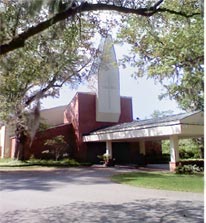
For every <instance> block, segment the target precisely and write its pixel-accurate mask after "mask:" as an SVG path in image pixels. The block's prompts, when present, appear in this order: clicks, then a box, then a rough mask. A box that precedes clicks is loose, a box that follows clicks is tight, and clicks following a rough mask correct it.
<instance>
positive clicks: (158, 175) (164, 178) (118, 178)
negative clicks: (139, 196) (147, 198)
mask: <svg viewBox="0 0 206 223" xmlns="http://www.w3.org/2000/svg"><path fill="white" fill-rule="evenodd" d="M112 180H113V181H115V182H118V183H123V184H129V185H132V186H136V187H144V188H153V189H161V190H173V191H186V192H197V193H203V191H204V177H203V175H180V174H175V173H165V172H164V173H163V172H135V173H134V172H132V173H125V174H118V175H114V176H113V177H112Z"/></svg>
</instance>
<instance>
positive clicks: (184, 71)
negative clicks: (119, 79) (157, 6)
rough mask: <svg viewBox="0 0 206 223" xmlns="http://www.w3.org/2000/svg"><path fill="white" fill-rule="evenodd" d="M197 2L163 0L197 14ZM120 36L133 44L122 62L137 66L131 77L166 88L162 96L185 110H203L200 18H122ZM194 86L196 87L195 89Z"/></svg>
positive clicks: (202, 37) (201, 23)
mask: <svg viewBox="0 0 206 223" xmlns="http://www.w3.org/2000/svg"><path fill="white" fill-rule="evenodd" d="M199 3H200V1H191V0H187V1H181V2H179V1H165V3H164V5H165V7H167V8H170V9H176V10H179V11H184V12H185V13H189V12H193V13H195V12H200V11H201V7H200V5H199ZM122 24H123V25H122V29H121V32H120V33H119V37H120V38H121V40H122V39H124V40H126V41H128V42H129V43H130V44H132V45H133V47H132V48H131V49H132V50H131V51H132V52H131V55H130V56H126V57H125V59H124V61H123V62H128V63H129V64H130V65H132V66H135V67H138V69H137V72H136V74H134V77H135V78H137V77H141V76H147V77H149V78H154V79H155V80H156V81H158V82H160V83H161V84H162V85H163V86H164V87H165V90H166V92H165V94H163V95H162V96H161V97H160V98H162V97H165V96H168V95H169V96H170V97H171V98H173V99H175V100H176V101H177V102H178V103H179V105H180V106H181V108H182V109H184V110H198V109H200V110H203V98H204V95H203V88H204V83H203V73H204V72H203V70H204V66H203V64H204V62H203V60H204V52H203V45H204V34H203V30H204V28H203V18H202V16H201V15H200V14H199V15H196V16H193V17H190V18H184V17H181V16H179V15H173V14H166V13H164V14H155V15H154V16H153V17H149V18H147V17H141V18H139V19H138V20H137V19H136V18H135V17H134V16H129V18H128V19H126V18H125V17H124V19H123V20H122ZM194 86H195V87H194Z"/></svg>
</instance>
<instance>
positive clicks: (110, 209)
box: [0, 167, 204, 223]
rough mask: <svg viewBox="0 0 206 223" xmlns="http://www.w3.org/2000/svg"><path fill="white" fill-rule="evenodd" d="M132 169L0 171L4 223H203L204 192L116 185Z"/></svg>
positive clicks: (95, 168) (0, 195)
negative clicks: (115, 176) (118, 177)
mask: <svg viewBox="0 0 206 223" xmlns="http://www.w3.org/2000/svg"><path fill="white" fill-rule="evenodd" d="M129 171H139V170H136V169H133V168H123V167H116V168H100V167H89V168H68V169H67V168H65V169H64V168H61V169H58V168H56V169H55V168H41V169H38V168H36V169H32V168H30V169H29V170H22V169H21V170H16V171H6V170H4V171H1V172H0V181H1V182H0V185H1V192H0V200H1V203H0V205H1V206H0V214H1V223H9V222H11V223H15V222H18V223H20V222H21V223H27V222H30V223H35V222H38V223H44V222H45V223H46V222H55V223H56V222H65V223H66V222H67V223H68V222H88V223H89V222H101V223H105V222H153V223H154V222H192V223H194V222H204V220H203V210H204V198H203V194H197V193H187V192H174V191H164V190H153V189H144V188H136V187H131V186H127V185H121V184H117V183H114V182H112V181H111V180H110V176H111V175H113V174H116V173H121V172H129Z"/></svg>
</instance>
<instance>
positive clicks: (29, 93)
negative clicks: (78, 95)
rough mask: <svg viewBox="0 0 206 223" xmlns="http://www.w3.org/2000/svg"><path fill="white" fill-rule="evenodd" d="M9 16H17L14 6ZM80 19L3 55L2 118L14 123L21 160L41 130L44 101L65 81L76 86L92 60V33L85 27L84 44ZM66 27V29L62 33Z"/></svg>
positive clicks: (0, 108)
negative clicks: (90, 56)
mask: <svg viewBox="0 0 206 223" xmlns="http://www.w3.org/2000/svg"><path fill="white" fill-rule="evenodd" d="M17 6H18V5H17ZM17 6H16V7H17ZM21 10H22V9H21ZM17 11H18V10H17ZM7 16H9V17H10V19H11V18H15V17H16V10H14V7H13V6H11V8H10V11H9V12H8V15H7ZM24 20H27V14H26V13H25V14H24V16H22V18H19V21H18V23H24V22H25V21H24ZM6 21H7V20H5V22H6ZM8 22H9V21H8ZM76 22H77V21H76V20H73V21H72V22H71V23H69V24H57V25H54V26H53V27H50V28H49V29H47V30H46V31H45V32H43V33H41V35H39V36H34V37H33V38H31V39H30V40H28V41H27V42H26V44H25V46H24V48H22V49H18V50H16V51H14V52H11V53H9V54H6V55H5V56H4V57H3V58H1V61H0V64H1V69H0V102H1V103H0V120H4V123H8V122H9V123H10V124H13V125H14V128H15V135H16V140H17V144H16V151H15V157H16V158H18V159H21V160H24V158H25V157H24V151H25V149H26V148H27V147H29V145H31V142H32V140H33V138H34V135H35V133H36V131H37V129H38V126H39V109H40V100H41V99H43V98H45V97H48V96H57V95H58V90H59V88H60V87H61V86H62V85H63V84H65V83H69V84H70V85H71V86H73V87H74V85H75V84H77V83H78V82H80V81H81V79H82V78H83V77H84V75H85V69H86V66H87V64H88V62H89V58H87V57H86V53H85V52H86V51H88V50H87V49H86V47H88V48H89V46H90V43H89V41H88V39H89V37H90V36H89V34H88V33H86V34H85V33H84V29H82V33H81V43H80V42H79V38H80V34H79V32H78V29H77V28H76ZM82 23H83V19H82ZM8 26H9V25H8ZM7 28H8V27H7ZM62 28H64V32H60V31H61V29H62ZM84 28H88V26H86V25H85V27H84ZM10 31H11V30H10ZM7 34H8V35H10V32H9V31H8V32H7ZM2 38H6V36H4V37H2ZM59 39H61V41H59ZM77 46H78V47H77ZM90 49H91V50H92V48H90Z"/></svg>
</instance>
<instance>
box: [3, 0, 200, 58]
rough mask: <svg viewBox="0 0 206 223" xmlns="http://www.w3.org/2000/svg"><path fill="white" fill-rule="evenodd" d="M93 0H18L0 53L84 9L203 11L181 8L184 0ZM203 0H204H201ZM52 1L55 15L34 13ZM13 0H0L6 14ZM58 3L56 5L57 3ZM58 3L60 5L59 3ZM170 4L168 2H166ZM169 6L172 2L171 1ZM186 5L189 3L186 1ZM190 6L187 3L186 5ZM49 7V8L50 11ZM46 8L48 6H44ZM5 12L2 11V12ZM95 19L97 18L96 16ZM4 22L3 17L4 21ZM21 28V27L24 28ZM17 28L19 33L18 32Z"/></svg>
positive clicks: (148, 13) (137, 12)
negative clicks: (177, 0) (8, 36)
mask: <svg viewBox="0 0 206 223" xmlns="http://www.w3.org/2000/svg"><path fill="white" fill-rule="evenodd" d="M92 2H93V1H91V3H90V1H75V0H67V1H66V0H65V1H62V0H56V1H53V3H52V1H42V0H40V1H35V0H34V1H30V3H28V2H26V1H25V2H24V1H23V2H19V3H16V4H17V5H20V7H18V11H17V16H16V23H15V26H14V27H13V28H14V29H13V34H14V35H13V36H12V38H11V39H10V40H8V39H7V41H5V43H4V41H3V44H1V46H0V54H5V53H7V52H10V51H13V50H15V49H17V48H21V47H24V45H25V41H26V40H28V39H29V38H31V37H32V36H34V35H36V34H39V33H41V32H43V31H44V30H46V29H48V28H49V27H51V26H53V25H54V24H56V23H59V22H60V21H63V20H65V19H67V18H71V17H74V16H75V15H81V14H82V13H87V16H88V17H89V16H90V14H89V13H90V12H95V11H106V10H107V11H116V12H119V13H125V14H135V15H138V16H143V17H151V16H153V15H155V14H159V13H160V14H162V13H165V12H167V13H169V14H172V15H173V14H174V15H180V16H183V17H186V18H189V17H193V16H194V15H199V14H201V13H202V11H197V10H194V12H193V11H192V13H191V12H190V11H189V13H188V11H187V10H185V9H184V7H182V8H181V10H179V7H178V6H179V5H178V4H180V6H182V4H181V3H177V9H176V8H175V9H173V8H166V7H164V6H162V7H160V5H161V4H162V3H164V0H159V1H154V0H151V1H149V0H147V1H142V0H135V1H124V0H122V1H121V0H119V1H118V0H112V1H111V0H103V1H97V3H92ZM182 2H184V1H182ZM200 2H201V1H200ZM44 3H46V4H47V6H48V3H49V9H51V8H52V9H54V8H58V10H56V14H55V15H54V16H51V17H49V15H50V14H49V13H48V15H45V16H43V17H42V18H41V20H36V19H35V16H34V15H35V13H36V12H37V11H38V12H39V15H40V14H41V13H42V11H41V10H40V9H42V8H44V7H46V6H45V4H44ZM10 4H14V5H15V1H13V0H10V1H4V3H1V5H0V7H1V11H4V10H5V9H6V10H5V11H6V14H7V12H8V10H9V9H7V8H9V7H10ZM25 5H26V10H27V11H28V12H29V13H30V14H32V15H33V18H34V20H31V21H30V23H29V24H27V23H25V24H24V25H26V29H25V30H24V31H23V32H20V33H18V32H17V31H18V25H19V24H18V21H19V19H18V18H19V17H20V15H21V13H22V12H23V13H24V12H25V11H24V10H21V9H20V8H21V7H22V6H23V7H24V6H25ZM55 5H56V7H55ZM57 5H58V7H57ZM166 6H167V5H166ZM169 6H170V5H169ZM185 7H186V5H185ZM186 8H187V7H186ZM49 9H48V12H49V11H50V10H49ZM44 10H45V8H44ZM2 14H3V13H2ZM95 20H96V19H95ZM1 22H2V21H1ZM2 29H3V32H4V31H5V30H4V29H7V28H6V27H5V26H4V25H3V26H2ZM21 31H22V30H21ZM3 32H2V33H3ZM16 32H17V33H16Z"/></svg>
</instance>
